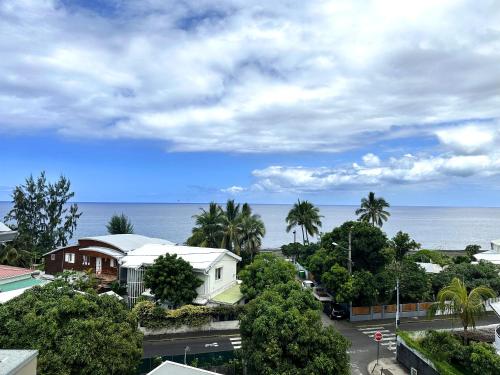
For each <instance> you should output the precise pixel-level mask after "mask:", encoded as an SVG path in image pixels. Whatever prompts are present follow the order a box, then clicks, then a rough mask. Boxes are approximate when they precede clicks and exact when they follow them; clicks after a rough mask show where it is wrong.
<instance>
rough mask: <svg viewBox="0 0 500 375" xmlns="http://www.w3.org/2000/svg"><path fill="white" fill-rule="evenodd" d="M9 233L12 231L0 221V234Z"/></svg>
mask: <svg viewBox="0 0 500 375" xmlns="http://www.w3.org/2000/svg"><path fill="white" fill-rule="evenodd" d="M9 231H12V229H10V228H9V227H8V226H7V225H5V224H4V223H2V222H1V221H0V232H9Z"/></svg>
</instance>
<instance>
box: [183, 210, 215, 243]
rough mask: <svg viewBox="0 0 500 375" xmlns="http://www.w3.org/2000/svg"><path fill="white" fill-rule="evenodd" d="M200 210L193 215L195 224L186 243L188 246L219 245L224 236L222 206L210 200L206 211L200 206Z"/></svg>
mask: <svg viewBox="0 0 500 375" xmlns="http://www.w3.org/2000/svg"><path fill="white" fill-rule="evenodd" d="M200 210H201V214H199V215H194V216H193V218H194V219H195V220H196V221H195V223H196V226H195V227H194V228H193V230H192V235H191V237H189V238H188V239H187V241H186V243H187V244H188V245H189V246H201V247H212V248H219V247H221V243H222V238H223V236H224V230H223V221H224V212H223V211H222V208H221V207H220V206H219V205H218V204H217V203H215V202H211V203H210V205H209V206H208V211H206V210H205V209H203V208H200Z"/></svg>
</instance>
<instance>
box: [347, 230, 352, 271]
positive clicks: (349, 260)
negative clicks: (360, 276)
mask: <svg viewBox="0 0 500 375" xmlns="http://www.w3.org/2000/svg"><path fill="white" fill-rule="evenodd" d="M351 252H352V227H350V228H349V248H348V261H347V262H348V263H347V269H348V270H349V276H350V275H352V256H351Z"/></svg>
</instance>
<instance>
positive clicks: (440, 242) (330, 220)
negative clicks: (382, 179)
mask: <svg viewBox="0 0 500 375" xmlns="http://www.w3.org/2000/svg"><path fill="white" fill-rule="evenodd" d="M206 206H207V205H203V204H142V203H79V207H80V210H81V211H82V212H83V215H82V217H81V219H80V221H79V224H78V229H77V232H76V234H75V237H76V238H78V237H84V236H95V235H102V234H106V223H107V222H108V220H109V218H110V217H111V216H112V215H113V214H115V213H118V214H120V213H124V214H125V215H127V216H129V218H130V219H131V220H132V223H133V224H134V228H135V233H138V234H143V235H146V236H152V237H161V238H165V239H168V240H171V241H174V242H178V243H182V242H184V241H185V240H186V239H187V238H188V237H189V235H190V233H191V228H192V227H193V224H194V219H193V218H192V216H193V215H195V214H197V213H199V211H200V208H201V207H206ZM9 207H10V204H9V203H7V202H0V218H3V216H4V215H5V214H6V212H7V211H8V210H9ZM290 207H291V205H290V206H288V205H257V204H255V205H252V208H253V210H254V212H255V213H258V214H260V215H261V216H262V219H263V220H264V223H265V226H266V230H267V233H266V236H265V238H264V246H265V247H279V246H281V245H282V244H284V243H288V242H292V241H293V234H292V233H286V231H285V227H286V225H285V217H286V215H287V213H288V210H289V209H290ZM319 208H320V210H321V214H322V215H323V216H324V218H323V228H322V231H323V232H326V231H330V230H331V229H332V228H334V227H335V226H338V225H339V224H341V223H343V222H344V221H346V220H351V219H355V215H354V211H355V209H356V208H357V207H355V206H319ZM390 211H391V217H390V219H389V221H388V222H387V223H386V224H384V227H383V230H384V231H385V232H386V233H387V234H388V235H389V236H393V235H394V234H395V233H396V232H397V231H398V230H402V231H405V232H408V233H410V234H411V236H412V237H413V238H414V239H415V240H416V241H418V242H420V243H421V244H422V246H423V247H424V248H429V249H443V250H459V249H463V248H464V247H465V246H466V245H468V244H473V243H475V244H479V245H481V246H482V247H483V249H488V248H489V246H490V245H489V242H490V241H491V240H493V239H496V238H500V208H445V207H391V210H390ZM299 232H300V231H297V240H300V237H299Z"/></svg>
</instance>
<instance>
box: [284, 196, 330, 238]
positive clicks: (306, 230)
mask: <svg viewBox="0 0 500 375" xmlns="http://www.w3.org/2000/svg"><path fill="white" fill-rule="evenodd" d="M321 218H322V216H321V215H320V214H319V208H318V207H316V206H314V205H313V204H312V203H311V202H308V201H302V202H301V201H300V199H299V200H297V203H295V204H294V205H293V207H292V208H291V210H290V211H289V212H288V215H287V217H286V223H287V226H286V231H287V232H290V231H291V230H292V229H293V228H294V227H300V229H301V231H302V243H303V244H304V245H305V244H306V243H309V236H311V237H312V236H314V235H316V234H319V228H321V225H322V224H321Z"/></svg>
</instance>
